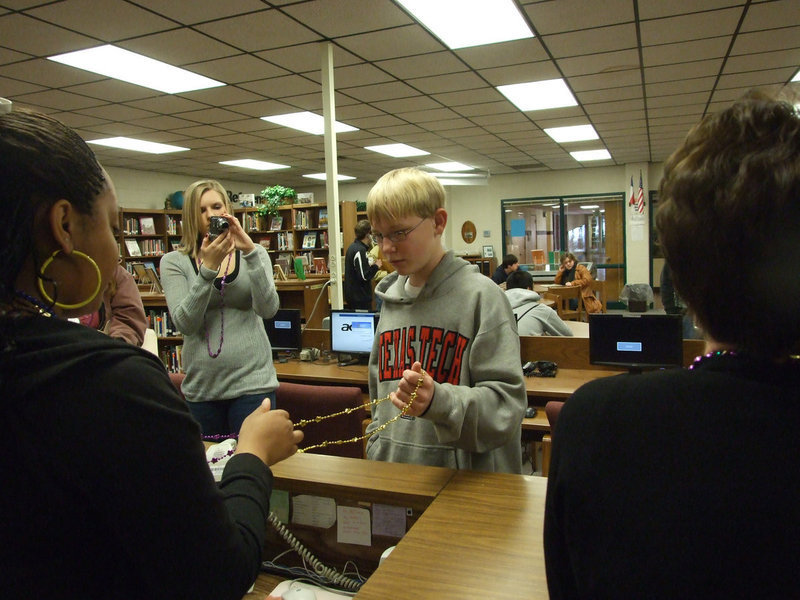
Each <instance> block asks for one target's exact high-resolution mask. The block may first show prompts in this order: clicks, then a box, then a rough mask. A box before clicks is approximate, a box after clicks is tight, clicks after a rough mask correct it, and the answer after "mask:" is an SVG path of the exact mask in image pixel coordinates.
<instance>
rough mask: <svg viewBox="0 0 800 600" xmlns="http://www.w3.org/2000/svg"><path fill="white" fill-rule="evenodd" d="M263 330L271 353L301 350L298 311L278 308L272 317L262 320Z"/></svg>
mask: <svg viewBox="0 0 800 600" xmlns="http://www.w3.org/2000/svg"><path fill="white" fill-rule="evenodd" d="M264 329H266V330H267V337H268V338H269V343H270V345H271V346H272V351H273V352H275V353H277V352H295V351H296V352H299V351H300V350H302V349H303V337H302V333H301V329H300V310H299V309H297V308H279V309H278V312H276V313H275V316H274V317H272V318H271V319H264Z"/></svg>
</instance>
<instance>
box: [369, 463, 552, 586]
mask: <svg viewBox="0 0 800 600" xmlns="http://www.w3.org/2000/svg"><path fill="white" fill-rule="evenodd" d="M546 490H547V480H546V479H544V478H541V477H525V476H522V475H507V474H502V473H477V472H473V471H458V472H457V473H456V474H455V475H454V476H453V478H452V479H451V480H450V482H449V483H448V484H447V486H445V488H444V489H443V490H442V491H441V493H440V494H439V495H438V496H437V497H436V500H434V502H433V503H432V504H431V505H430V506H429V507H428V509H427V510H426V511H425V512H424V513H423V514H422V516H421V517H420V518H419V520H418V521H417V523H416V524H415V525H414V527H412V528H411V530H410V531H409V532H408V533H406V535H405V537H404V538H403V539H402V540H401V541H400V543H399V544H398V545H397V547H396V548H395V550H394V551H393V552H392V553H391V554H390V555H389V557H388V558H387V559H386V560H385V562H384V563H383V564H382V565H381V566H380V567H379V568H378V570H377V571H376V572H375V573H373V574H372V576H371V577H370V578H369V579H368V580H367V582H366V584H364V586H363V587H362V588H361V590H360V591H359V592H358V594H356V596H355V597H356V599H357V600H386V599H387V598H436V600H451V599H452V600H456V599H457V600H463V599H464V598H491V599H492V600H504V599H507V600H519V599H520V598H547V596H548V594H547V579H546V577H545V569H544V548H543V544H542V527H543V523H544V500H545V493H546Z"/></svg>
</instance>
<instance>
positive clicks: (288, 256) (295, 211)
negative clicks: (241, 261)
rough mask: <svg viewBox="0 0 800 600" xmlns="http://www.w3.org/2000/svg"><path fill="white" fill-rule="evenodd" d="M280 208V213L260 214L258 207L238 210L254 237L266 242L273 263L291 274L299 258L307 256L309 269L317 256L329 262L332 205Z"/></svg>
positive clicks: (239, 217)
mask: <svg viewBox="0 0 800 600" xmlns="http://www.w3.org/2000/svg"><path fill="white" fill-rule="evenodd" d="M279 210H280V215H278V216H277V217H272V216H268V217H261V216H259V214H258V207H247V208H243V209H242V208H240V209H237V210H236V211H235V212H234V214H235V215H236V217H237V218H238V219H239V221H240V222H241V223H242V228H243V229H244V230H245V231H246V232H247V233H248V235H249V236H250V237H251V238H252V239H253V241H254V242H255V243H256V244H261V245H262V246H264V248H266V249H267V251H268V252H269V254H270V258H271V259H272V262H273V264H280V265H281V268H283V270H284V272H285V273H286V274H287V275H288V274H290V273H291V272H293V271H294V259H295V258H302V259H303V262H304V265H305V266H306V271H308V269H309V268H311V267H313V265H314V264H315V259H320V258H323V259H324V260H325V261H326V262H327V260H328V247H329V244H328V206H327V205H326V204H291V205H285V206H282V207H281V208H280V209H279ZM278 261H280V262H278ZM284 261H285V262H284ZM316 262H319V261H318V260H317V261H316Z"/></svg>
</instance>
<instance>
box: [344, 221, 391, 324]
mask: <svg viewBox="0 0 800 600" xmlns="http://www.w3.org/2000/svg"><path fill="white" fill-rule="evenodd" d="M354 231H355V235H356V239H355V240H354V241H353V243H352V244H350V247H349V248H348V249H347V253H346V254H345V257H344V300H345V302H347V306H348V308H350V309H352V310H359V309H360V310H372V284H371V283H370V281H371V280H372V278H373V277H375V274H376V273H377V272H378V270H379V269H380V268H381V266H382V265H383V262H382V261H381V259H379V258H378V259H376V260H374V261H371V260H370V259H369V257H368V256H367V251H368V250H369V248H370V246H371V245H372V239H371V238H370V235H369V234H370V233H371V232H372V227H370V224H369V221H367V220H366V219H362V220H360V221H359V222H358V223H356V226H355V230H354Z"/></svg>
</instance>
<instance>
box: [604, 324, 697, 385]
mask: <svg viewBox="0 0 800 600" xmlns="http://www.w3.org/2000/svg"><path fill="white" fill-rule="evenodd" d="M589 362H590V363H592V364H594V365H610V366H616V367H627V368H628V369H629V370H630V371H632V372H640V371H642V370H643V369H661V368H667V367H680V366H682V365H683V327H682V317H681V316H680V315H664V314H654V315H636V316H628V315H618V314H592V315H589Z"/></svg>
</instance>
